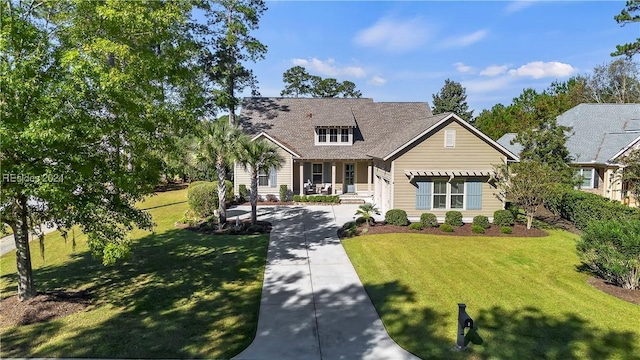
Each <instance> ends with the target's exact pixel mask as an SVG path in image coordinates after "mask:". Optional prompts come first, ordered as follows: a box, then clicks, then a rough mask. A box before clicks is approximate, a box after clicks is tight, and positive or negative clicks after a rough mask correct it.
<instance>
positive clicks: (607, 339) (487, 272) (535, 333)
mask: <svg viewBox="0 0 640 360" xmlns="http://www.w3.org/2000/svg"><path fill="white" fill-rule="evenodd" d="M576 239H577V237H576V236H575V235H572V234H569V233H567V232H564V231H559V230H551V231H550V236H548V237H544V238H503V237H501V238H491V237H454V236H434V235H422V234H391V235H369V236H360V237H355V238H352V239H346V240H344V241H343V244H344V247H345V248H346V250H347V253H348V254H349V257H350V258H351V261H352V262H353V264H354V266H355V268H356V270H357V271H358V275H359V276H360V279H362V282H363V283H364V285H365V288H366V289H367V292H368V293H369V296H370V297H371V299H372V301H373V303H374V305H375V306H376V309H377V310H378V313H379V314H380V315H381V317H382V320H383V322H384V325H385V327H386V328H387V330H388V332H389V334H390V335H391V336H392V337H393V338H394V339H395V340H396V342H398V343H399V344H400V345H401V346H403V347H404V348H405V349H407V350H409V351H411V352H413V353H414V354H416V355H418V356H420V357H421V358H429V359H431V358H443V359H445V358H446V359H448V358H473V359H477V358H480V359H608V358H620V359H640V326H639V322H638V321H640V306H637V305H634V304H631V303H628V302H625V301H622V300H620V299H617V298H615V297H612V296H610V295H607V294H605V293H602V292H600V291H599V290H597V289H595V288H593V287H592V286H590V285H589V284H587V283H586V279H587V277H588V275H586V274H584V273H581V272H579V271H578V270H577V268H578V267H579V266H580V261H579V259H578V256H577V254H576V250H575V240H576ZM457 303H466V305H467V312H468V313H469V315H470V316H471V317H472V318H474V320H475V327H476V329H475V330H473V331H471V332H470V334H469V336H468V337H467V341H470V345H469V348H468V350H467V351H465V352H463V353H456V352H453V351H452V350H451V349H452V347H453V345H454V344H455V342H456V330H457V309H458V307H457Z"/></svg>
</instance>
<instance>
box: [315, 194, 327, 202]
mask: <svg viewBox="0 0 640 360" xmlns="http://www.w3.org/2000/svg"><path fill="white" fill-rule="evenodd" d="M316 199H317V200H316V202H321V203H322V202H325V199H326V195H318V196H316Z"/></svg>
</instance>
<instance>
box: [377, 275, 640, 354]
mask: <svg viewBox="0 0 640 360" xmlns="http://www.w3.org/2000/svg"><path fill="white" fill-rule="evenodd" d="M365 287H366V290H367V292H368V293H369V295H370V297H371V299H372V301H373V303H374V304H375V306H376V308H377V310H378V312H379V313H380V314H381V316H382V317H383V320H384V321H385V325H386V326H387V328H388V330H389V331H390V333H391V334H393V335H394V340H396V341H397V342H398V343H399V344H401V345H402V346H404V347H405V348H406V349H407V350H409V351H412V352H413V353H415V354H416V355H418V356H419V357H421V358H425V359H426V358H428V359H433V358H437V359H466V358H472V359H477V358H480V359H576V360H577V359H584V358H588V359H610V358H620V359H637V358H638V357H639V355H640V339H639V338H638V336H637V334H635V333H631V332H619V331H614V330H608V329H604V328H597V327H595V326H593V325H591V324H590V323H589V320H588V319H589V317H588V316H589V314H574V313H564V314H562V315H561V316H550V315H546V314H544V313H542V311H540V310H539V309H537V308H535V307H524V308H520V309H515V310H507V309H504V308H502V307H499V306H496V307H493V308H490V309H481V310H474V309H473V308H468V309H467V312H468V313H469V314H470V316H471V317H472V318H473V319H474V321H475V323H474V329H473V330H472V331H470V332H467V336H466V337H465V343H466V344H467V345H468V348H467V350H466V351H464V352H455V351H453V350H452V348H453V346H454V345H455V341H456V337H455V336H456V330H457V323H456V321H457V306H456V304H452V306H451V312H449V313H441V312H438V311H435V310H433V309H430V308H422V309H420V310H417V311H416V310H415V309H414V311H410V312H409V311H407V310H406V309H407V308H406V306H405V305H406V304H414V303H415V301H414V299H413V296H414V295H413V293H412V292H411V290H409V289H407V288H406V287H405V286H403V285H399V284H396V283H388V284H383V285H367V286H365ZM443 328H444V329H443ZM442 330H444V331H445V332H446V333H447V334H450V336H447V338H442V337H438V336H436V335H435V334H436V333H442V332H441V331H442ZM585 354H586V355H585Z"/></svg>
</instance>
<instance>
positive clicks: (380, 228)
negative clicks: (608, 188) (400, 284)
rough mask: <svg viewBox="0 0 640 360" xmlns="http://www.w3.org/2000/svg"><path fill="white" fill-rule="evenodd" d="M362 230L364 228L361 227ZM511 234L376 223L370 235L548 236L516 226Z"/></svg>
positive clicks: (493, 229)
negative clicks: (419, 228)
mask: <svg viewBox="0 0 640 360" xmlns="http://www.w3.org/2000/svg"><path fill="white" fill-rule="evenodd" d="M361 228H362V227H361ZM512 229H513V232H512V233H511V234H501V233H500V227H499V226H494V225H491V227H490V228H488V229H485V231H484V234H474V233H473V232H472V231H471V224H464V225H463V226H454V227H453V232H444V231H442V230H440V229H439V228H437V227H435V228H425V229H422V230H411V229H409V227H408V226H397V225H389V224H385V223H375V224H374V225H371V226H370V227H369V231H368V232H367V233H366V235H369V234H392V233H413V234H433V235H453V236H498V237H542V236H547V235H548V234H547V233H546V232H545V231H543V230H540V229H536V228H531V229H529V230H527V227H526V226H525V225H521V224H516V225H514V226H513V227H512Z"/></svg>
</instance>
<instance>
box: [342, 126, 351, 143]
mask: <svg viewBox="0 0 640 360" xmlns="http://www.w3.org/2000/svg"><path fill="white" fill-rule="evenodd" d="M340 141H341V142H343V143H348V142H349V129H340Z"/></svg>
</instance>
